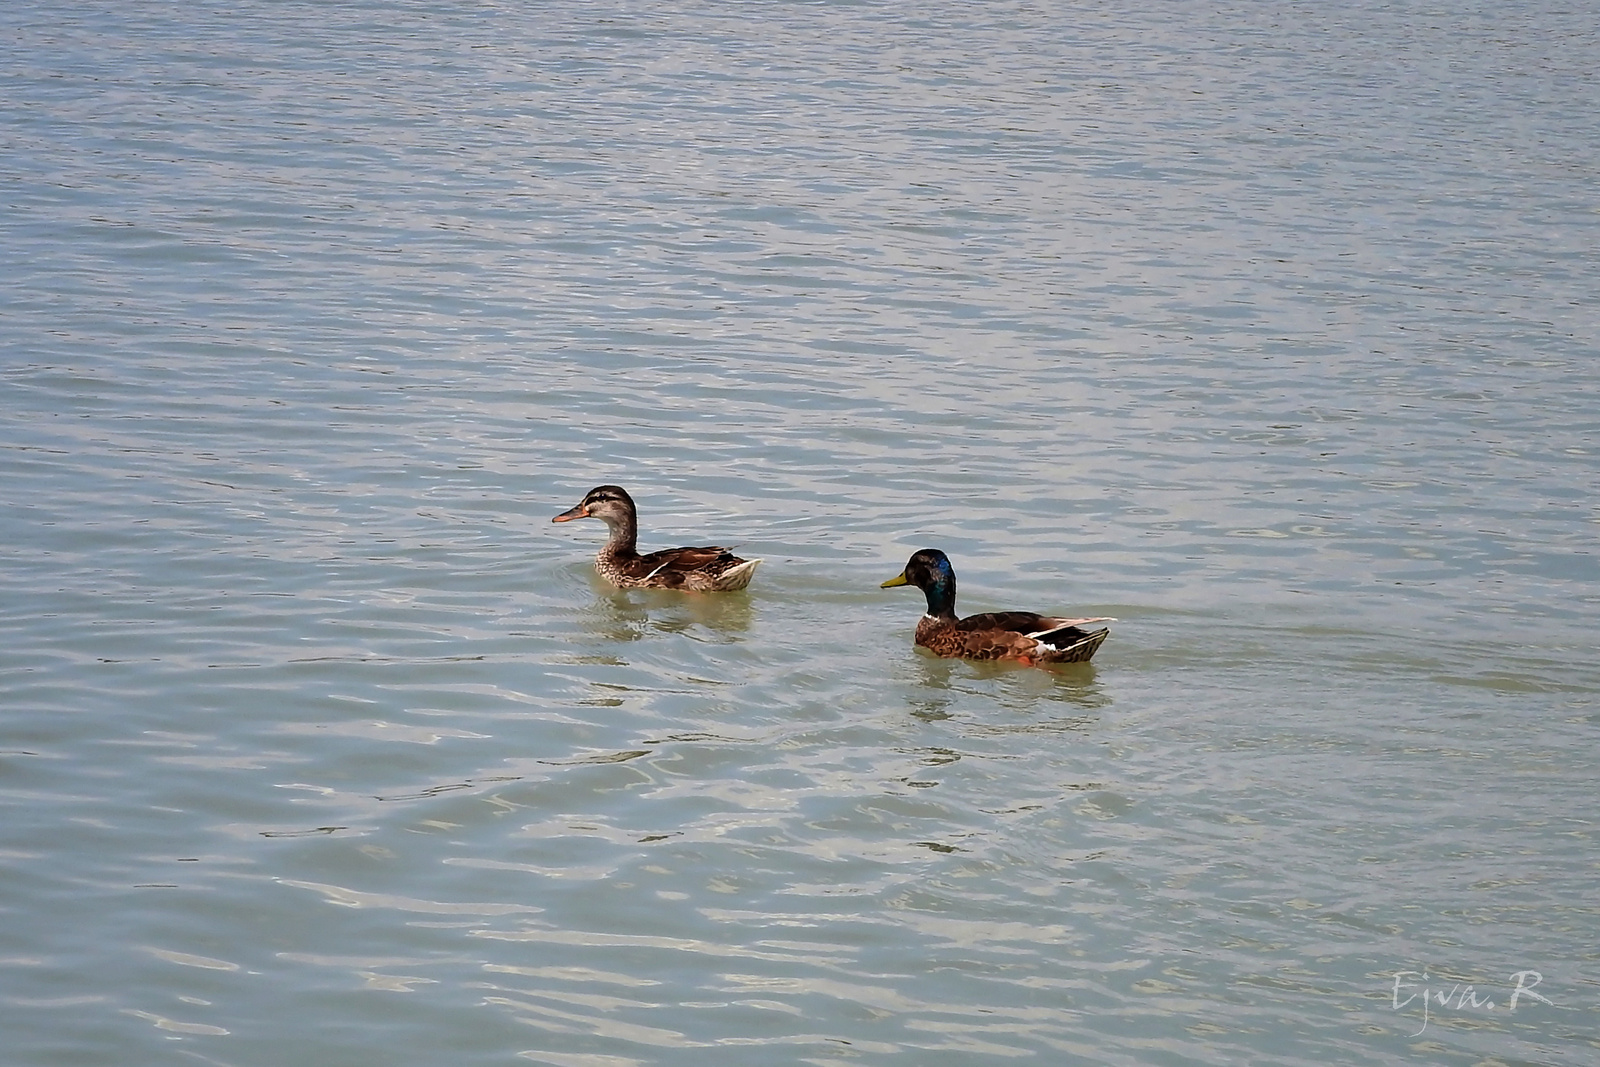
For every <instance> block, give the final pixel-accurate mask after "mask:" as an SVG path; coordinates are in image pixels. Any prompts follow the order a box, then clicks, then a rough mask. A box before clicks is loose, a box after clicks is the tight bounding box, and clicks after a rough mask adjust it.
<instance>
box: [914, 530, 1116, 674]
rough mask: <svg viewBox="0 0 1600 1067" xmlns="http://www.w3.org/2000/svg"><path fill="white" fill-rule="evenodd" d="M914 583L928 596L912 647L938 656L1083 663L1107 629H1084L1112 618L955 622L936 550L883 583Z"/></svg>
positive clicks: (1003, 615) (948, 570)
mask: <svg viewBox="0 0 1600 1067" xmlns="http://www.w3.org/2000/svg"><path fill="white" fill-rule="evenodd" d="M897 585H914V586H916V587H917V588H918V589H921V590H922V591H923V592H924V593H926V594H927V595H928V613H927V614H926V615H924V616H923V617H922V619H921V621H919V622H918V623H917V644H919V645H921V646H922V647H923V648H926V649H928V650H929V651H930V652H934V653H936V654H938V655H940V656H962V657H964V658H966V659H1014V660H1016V661H1018V662H1019V663H1026V664H1028V665H1029V666H1032V665H1033V664H1035V663H1086V662H1088V660H1089V657H1091V656H1093V655H1094V653H1095V649H1097V648H1099V647H1100V644H1101V642H1103V641H1104V640H1105V639H1106V635H1107V634H1109V633H1110V632H1111V631H1110V630H1108V629H1106V628H1105V627H1104V626H1102V627H1099V628H1098V629H1094V630H1085V629H1083V627H1085V626H1087V625H1089V624H1091V623H1096V622H1114V621H1115V620H1113V619H1057V618H1053V617H1052V616H1049V615H1035V614H1034V613H1033V612H1031V611H997V612H992V613H990V614H987V615H969V616H967V617H966V618H965V619H958V618H956V572H955V569H954V568H952V567H951V566H950V560H949V559H947V558H946V557H945V554H944V553H943V552H940V551H939V550H938V549H937V548H924V549H922V550H921V551H919V552H915V553H913V554H912V556H911V559H910V560H909V561H908V562H907V563H906V569H905V570H903V571H901V572H900V574H899V575H897V576H896V577H893V578H890V579H889V580H888V581H887V582H884V583H883V588H885V589H888V588H891V587H892V586H897Z"/></svg>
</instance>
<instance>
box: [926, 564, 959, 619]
mask: <svg viewBox="0 0 1600 1067" xmlns="http://www.w3.org/2000/svg"><path fill="white" fill-rule="evenodd" d="M922 591H923V593H925V594H926V595H927V597H928V616H929V618H934V619H953V618H955V617H956V576H955V575H953V574H936V575H934V577H933V581H931V582H929V583H928V584H927V585H926V586H924V587H923V589H922Z"/></svg>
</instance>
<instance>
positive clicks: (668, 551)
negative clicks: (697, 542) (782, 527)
mask: <svg viewBox="0 0 1600 1067" xmlns="http://www.w3.org/2000/svg"><path fill="white" fill-rule="evenodd" d="M573 519H599V520H600V521H601V522H603V523H605V524H606V527H607V528H608V529H610V531H611V537H610V539H609V540H607V541H606V544H605V547H604V548H602V549H601V550H600V554H599V555H598V556H596V557H595V558H594V569H595V570H597V571H599V572H600V576H601V577H602V578H604V579H606V580H607V581H608V582H611V583H612V584H613V585H617V586H620V587H622V588H623V589H694V590H698V591H700V592H709V591H712V590H727V589H743V588H744V587H745V586H747V585H749V584H750V576H751V575H752V574H754V573H755V569H756V564H758V563H760V562H761V561H760V560H759V559H740V558H739V557H738V556H735V555H734V554H733V553H732V552H730V551H729V550H728V549H726V548H719V547H715V546H707V547H705V548H664V549H662V550H661V551H660V552H652V553H650V554H649V555H648V556H641V555H639V551H638V549H637V548H635V547H634V542H635V541H636V540H637V538H638V536H639V512H638V509H636V508H635V507H634V506H633V498H632V497H630V496H629V495H628V493H627V490H625V489H623V488H622V487H621V486H616V485H599V486H596V487H595V488H593V489H591V490H589V493H588V495H587V496H585V497H584V498H583V501H582V502H581V503H579V504H578V505H577V506H576V507H574V508H570V509H568V510H566V511H563V512H562V513H561V514H559V515H557V516H556V517H555V518H553V519H551V520H550V521H551V522H571V521H572V520H573Z"/></svg>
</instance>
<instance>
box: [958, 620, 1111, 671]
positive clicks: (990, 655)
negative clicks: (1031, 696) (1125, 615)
mask: <svg viewBox="0 0 1600 1067" xmlns="http://www.w3.org/2000/svg"><path fill="white" fill-rule="evenodd" d="M1112 621H1114V620H1112V619H1107V618H1096V619H1064V618H1057V617H1055V616H1051V615H1038V614H1035V613H1034V612H1031V611H995V612H989V613H987V614H983V615H969V616H968V617H967V618H965V619H962V620H960V621H959V622H958V623H956V629H957V631H958V632H959V634H960V635H961V638H962V642H961V644H962V648H963V650H964V651H963V652H962V654H963V655H965V656H967V657H969V658H971V659H1020V660H1053V661H1062V662H1072V661H1075V660H1078V659H1088V658H1089V657H1090V656H1092V655H1094V652H1095V649H1097V648H1099V647H1100V643H1101V642H1102V641H1104V640H1105V639H1106V634H1107V633H1108V632H1109V631H1108V630H1106V629H1105V628H1104V627H1096V626H1095V625H1094V624H1095V623H1101V622H1112Z"/></svg>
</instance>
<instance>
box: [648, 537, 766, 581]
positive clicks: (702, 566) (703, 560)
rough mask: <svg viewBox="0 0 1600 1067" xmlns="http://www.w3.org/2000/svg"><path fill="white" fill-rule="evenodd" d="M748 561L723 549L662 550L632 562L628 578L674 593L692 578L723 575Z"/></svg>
mask: <svg viewBox="0 0 1600 1067" xmlns="http://www.w3.org/2000/svg"><path fill="white" fill-rule="evenodd" d="M744 562H745V561H744V560H742V559H740V558H739V557H738V556H735V555H734V554H733V552H732V551H730V550H729V549H726V548H723V547H722V546H720V545H703V546H701V547H698V548H663V549H662V550H661V551H659V552H651V553H650V554H649V555H646V556H640V557H639V558H638V559H636V560H631V561H629V564H628V576H629V577H630V578H633V579H635V580H637V581H648V582H650V583H652V584H659V585H661V586H663V587H665V588H668V589H672V588H676V587H678V586H680V585H683V584H684V583H685V581H686V580H688V579H689V578H691V577H692V576H693V575H697V574H698V575H706V574H721V573H722V572H723V571H727V570H731V569H733V568H734V567H737V566H739V565H740V564H741V563H744Z"/></svg>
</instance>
